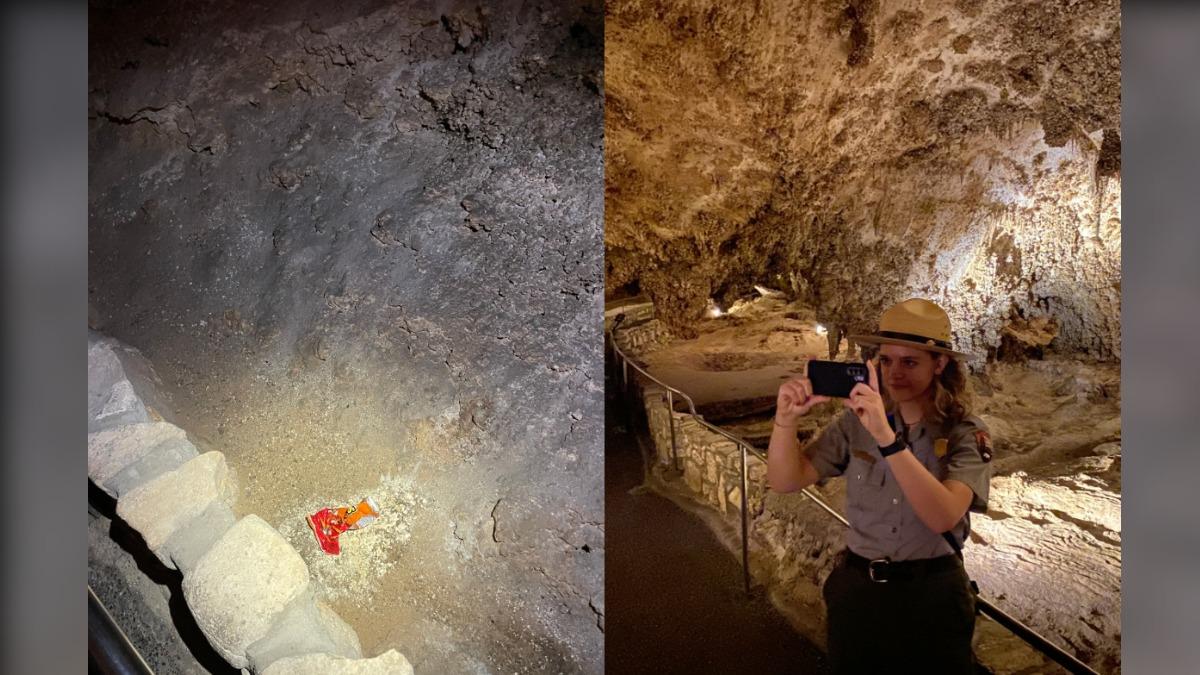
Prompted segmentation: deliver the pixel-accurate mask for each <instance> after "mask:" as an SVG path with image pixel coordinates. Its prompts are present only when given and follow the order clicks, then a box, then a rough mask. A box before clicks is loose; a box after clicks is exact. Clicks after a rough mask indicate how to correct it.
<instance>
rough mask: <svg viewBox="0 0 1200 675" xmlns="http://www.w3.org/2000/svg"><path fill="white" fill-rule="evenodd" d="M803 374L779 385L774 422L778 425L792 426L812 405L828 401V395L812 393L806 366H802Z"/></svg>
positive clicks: (795, 424) (797, 422)
mask: <svg viewBox="0 0 1200 675" xmlns="http://www.w3.org/2000/svg"><path fill="white" fill-rule="evenodd" d="M804 371H805V372H804V375H801V376H800V377H794V378H792V379H790V380H788V381H787V382H784V383H783V384H781V385H779V396H778V398H776V400H775V423H776V424H778V425H780V426H785V427H794V426H797V425H798V424H799V423H800V418H801V417H804V415H806V414H807V413H808V411H809V410H811V409H812V408H813V406H816V405H819V404H821V403H825V402H826V401H829V400H830V398H829V397H828V396H817V395H815V394H813V393H812V391H813V390H812V382H810V381H809V379H808V366H807V365H805V367H804Z"/></svg>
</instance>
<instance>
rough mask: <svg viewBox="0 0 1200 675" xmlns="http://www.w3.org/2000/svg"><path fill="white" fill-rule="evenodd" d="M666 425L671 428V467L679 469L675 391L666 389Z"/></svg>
mask: <svg viewBox="0 0 1200 675" xmlns="http://www.w3.org/2000/svg"><path fill="white" fill-rule="evenodd" d="M667 426H669V427H670V428H671V468H673V469H675V470H676V471H678V470H679V448H678V446H676V445H675V392H673V391H671V390H670V389H668V390H667Z"/></svg>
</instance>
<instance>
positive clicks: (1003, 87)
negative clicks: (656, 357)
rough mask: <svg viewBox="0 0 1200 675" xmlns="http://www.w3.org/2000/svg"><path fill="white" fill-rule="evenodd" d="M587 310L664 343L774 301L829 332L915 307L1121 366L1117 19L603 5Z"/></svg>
mask: <svg viewBox="0 0 1200 675" xmlns="http://www.w3.org/2000/svg"><path fill="white" fill-rule="evenodd" d="M605 28H606V31H605V43H606V77H607V106H606V109H605V132H606V136H605V138H606V151H607V154H606V163H607V178H608V184H607V201H606V204H607V213H606V230H605V248H606V252H607V262H606V266H607V268H606V271H607V276H606V281H605V283H606V288H607V291H608V292H609V293H610V294H617V293H623V292H631V291H640V292H643V293H646V294H648V295H649V296H650V297H651V298H652V299H653V300H654V302H655V305H656V307H657V309H658V311H659V317H660V318H661V319H663V320H664V321H666V322H667V323H668V324H669V325H670V327H671V328H672V330H673V331H675V332H676V333H677V334H679V335H680V336H682V337H689V336H692V335H695V332H696V322H697V320H699V319H700V317H701V316H702V313H703V311H704V308H705V306H706V303H707V301H708V299H709V298H714V299H715V300H716V301H717V303H718V304H719V305H720V306H728V304H729V303H731V302H733V300H734V299H735V298H738V297H741V296H745V295H747V294H749V293H751V290H752V287H753V285H754V284H765V285H766V286H770V287H774V288H778V289H786V290H787V291H788V292H789V294H791V296H792V297H796V298H800V299H802V300H804V301H806V302H807V303H808V304H810V305H811V306H812V307H814V308H815V310H816V315H817V319H818V320H819V321H820V322H821V323H823V324H825V325H827V326H830V327H831V329H837V330H842V331H843V332H845V331H854V332H857V331H861V330H863V329H867V328H874V322H875V321H876V319H877V317H878V315H879V313H880V311H881V310H882V309H883V308H885V307H887V306H888V305H890V304H892V303H894V302H897V301H899V300H903V299H905V297H911V296H914V295H919V296H924V297H929V298H931V299H934V300H936V301H938V302H939V303H940V304H942V305H943V306H944V307H946V309H947V310H948V311H949V312H950V314H951V318H952V319H953V321H954V323H955V326H956V328H957V330H958V331H959V332H958V334H957V335H956V339H957V340H958V342H959V344H961V345H962V346H963V347H965V348H966V350H967V351H971V352H973V353H976V354H980V355H984V354H987V353H988V352H989V350H995V349H997V348H998V347H999V346H1000V343H1001V334H1002V331H1003V329H1004V327H1005V325H1006V323H1007V322H1008V321H1009V319H1010V317H1012V316H1014V315H1015V316H1017V317H1018V318H1021V319H1025V320H1041V319H1043V318H1046V317H1052V318H1053V319H1054V320H1055V321H1056V322H1057V325H1058V330H1057V335H1056V337H1055V338H1054V341H1053V346H1054V347H1055V348H1057V349H1060V350H1062V351H1070V352H1082V353H1086V354H1089V355H1092V356H1094V357H1099V358H1111V357H1114V356H1119V354H1120V347H1121V339H1120V326H1119V322H1118V317H1119V314H1120V242H1121V231H1120V224H1121V210H1120V195H1121V190H1120V146H1121V142H1120V73H1121V61H1120V53H1121V50H1120V44H1121V27H1120V7H1119V3H1117V2H1116V1H1115V0H1084V1H1081V2H1076V3H1070V4H1062V3H1046V2H1039V1H1037V0H1003V1H1000V2H991V3H983V2H977V1H965V0H956V1H951V0H937V1H932V0H906V1H902V2H889V3H879V2H873V1H859V0H824V1H822V2H801V1H788V0H755V1H753V2H739V3H721V2H713V1H711V0H693V1H691V2H664V1H663V0H617V1H615V2H611V3H608V5H607V14H606V24H605Z"/></svg>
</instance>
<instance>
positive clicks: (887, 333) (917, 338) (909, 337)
mask: <svg viewBox="0 0 1200 675" xmlns="http://www.w3.org/2000/svg"><path fill="white" fill-rule="evenodd" d="M879 337H885V338H891V339H893V340H905V341H907V342H920V343H923V344H928V343H930V342H932V343H933V344H934V345H936V346H938V347H941V348H942V349H950V343H949V342H946V341H945V340H935V339H933V338H931V337H926V336H924V335H916V334H914V333H897V332H896V331H893V330H881V331H879Z"/></svg>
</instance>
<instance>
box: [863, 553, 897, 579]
mask: <svg viewBox="0 0 1200 675" xmlns="http://www.w3.org/2000/svg"><path fill="white" fill-rule="evenodd" d="M891 562H892V561H891V559H890V558H876V559H875V560H871V561H869V562H868V563H867V576H868V577H870V579H871V581H873V582H875V583H877V584H886V583H887V582H888V580H887V577H886V573H887V566H888V564H890V563H891ZM876 565H878V567H876ZM877 569H878V570H880V576H879V577H876V576H875V574H876V570H877Z"/></svg>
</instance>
